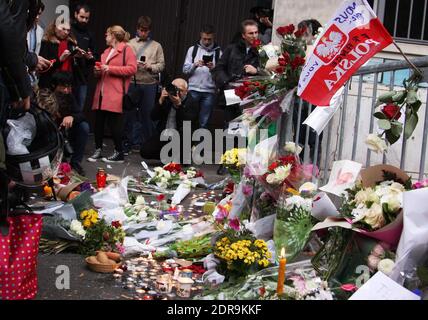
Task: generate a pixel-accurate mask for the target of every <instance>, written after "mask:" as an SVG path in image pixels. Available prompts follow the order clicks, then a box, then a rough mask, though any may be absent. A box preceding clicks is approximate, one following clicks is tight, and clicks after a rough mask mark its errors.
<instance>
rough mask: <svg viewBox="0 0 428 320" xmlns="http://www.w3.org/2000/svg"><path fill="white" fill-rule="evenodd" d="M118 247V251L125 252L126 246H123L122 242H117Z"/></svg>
mask: <svg viewBox="0 0 428 320" xmlns="http://www.w3.org/2000/svg"><path fill="white" fill-rule="evenodd" d="M116 249H117V251H119V253H120V254H124V253H125V246H123V245H122V244H121V243H119V242H118V243H116Z"/></svg>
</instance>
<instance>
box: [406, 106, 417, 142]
mask: <svg viewBox="0 0 428 320" xmlns="http://www.w3.org/2000/svg"><path fill="white" fill-rule="evenodd" d="M418 122H419V117H418V115H417V114H416V113H413V112H412V113H410V116H409V117H408V118H407V119H406V126H405V128H404V137H405V139H406V140H407V139H409V138H410V137H411V136H412V134H413V132H414V131H415V129H416V126H417V125H418Z"/></svg>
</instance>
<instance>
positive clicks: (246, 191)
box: [242, 185, 253, 197]
mask: <svg viewBox="0 0 428 320" xmlns="http://www.w3.org/2000/svg"><path fill="white" fill-rule="evenodd" d="M242 193H243V194H244V195H245V196H246V197H250V196H251V195H252V194H253V187H252V186H249V185H245V186H243V187H242Z"/></svg>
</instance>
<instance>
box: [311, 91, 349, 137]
mask: <svg viewBox="0 0 428 320" xmlns="http://www.w3.org/2000/svg"><path fill="white" fill-rule="evenodd" d="M342 93H343V88H342V89H340V90H339V91H337V92H336V94H335V95H334V96H333V98H332V99H331V101H330V105H329V106H325V107H321V106H320V107H317V108H315V110H314V111H313V112H312V113H311V114H310V115H309V117H308V118H307V119H306V120H305V122H303V124H306V125H307V126H309V127H311V128H312V129H314V130H315V131H316V132H317V134H318V135H320V134H321V133H322V132H323V131H324V129H325V127H326V126H327V124H328V123H329V122H330V120H331V119H332V118H333V116H334V115H335V114H336V112H337V110H339V108H340V106H341V105H342V101H343V95H342Z"/></svg>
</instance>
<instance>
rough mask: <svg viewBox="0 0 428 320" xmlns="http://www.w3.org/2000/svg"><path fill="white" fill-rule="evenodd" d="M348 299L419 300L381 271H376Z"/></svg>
mask: <svg viewBox="0 0 428 320" xmlns="http://www.w3.org/2000/svg"><path fill="white" fill-rule="evenodd" d="M349 300H421V298H420V297H419V296H417V295H416V294H414V293H412V292H410V291H409V290H407V289H406V288H404V287H402V286H400V285H399V284H398V283H396V282H395V281H393V280H392V279H391V278H389V277H388V276H386V275H385V274H384V273H382V272H378V273H376V274H375V275H374V276H373V277H372V278H371V279H370V280H369V281H367V282H366V283H365V284H364V285H363V286H362V287H361V288H360V289H359V290H358V291H357V292H355V293H354V294H353V295H352V297H351V298H350V299H349Z"/></svg>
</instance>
